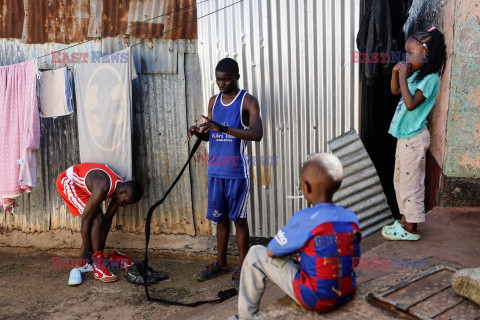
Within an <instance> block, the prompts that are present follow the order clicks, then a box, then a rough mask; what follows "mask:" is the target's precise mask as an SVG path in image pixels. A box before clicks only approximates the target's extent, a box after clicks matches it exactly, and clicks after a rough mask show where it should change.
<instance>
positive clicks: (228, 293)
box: [139, 137, 238, 307]
mask: <svg viewBox="0 0 480 320" xmlns="http://www.w3.org/2000/svg"><path fill="white" fill-rule="evenodd" d="M202 141H203V140H202V138H201V137H199V138H197V141H196V142H195V145H194V146H193V148H192V151H191V152H190V155H189V156H188V160H187V162H186V163H185V165H184V166H183V168H182V170H180V173H179V174H178V176H177V177H176V178H175V180H174V181H173V183H172V185H171V186H170V188H168V190H167V192H165V194H164V195H163V198H162V199H160V200H159V201H157V202H156V203H155V204H154V205H153V206H151V207H150V209H149V210H148V213H147V220H146V223H145V260H144V261H143V263H142V264H140V265H141V266H140V267H139V268H140V270H139V271H140V273H141V275H142V277H143V282H144V286H145V294H146V296H147V300H148V301H152V302H158V303H164V304H170V305H175V306H185V307H196V306H199V305H202V304H205V303H221V302H224V301H225V300H228V299H230V298H231V297H234V296H236V295H237V294H238V293H237V290H236V289H235V288H231V289H228V290H225V291H220V292H218V299H215V300H202V301H196V302H191V303H183V302H178V301H170V300H165V299H161V298H152V297H151V296H150V293H149V292H148V273H147V272H148V244H149V242H150V222H151V220H152V214H153V211H154V210H155V208H157V207H158V206H159V205H161V204H162V203H163V202H164V201H165V199H166V198H167V196H168V194H169V193H170V191H172V189H173V187H175V185H176V184H177V182H178V181H179V180H180V178H181V177H182V175H183V172H184V171H185V169H186V168H187V166H188V164H189V163H190V160H192V158H193V156H194V154H195V152H196V151H197V149H198V147H200V144H201V143H202Z"/></svg>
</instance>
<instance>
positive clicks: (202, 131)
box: [189, 58, 263, 286]
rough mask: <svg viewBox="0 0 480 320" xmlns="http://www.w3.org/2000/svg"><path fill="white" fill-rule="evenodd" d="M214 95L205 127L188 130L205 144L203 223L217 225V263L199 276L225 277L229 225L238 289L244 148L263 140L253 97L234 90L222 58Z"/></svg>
mask: <svg viewBox="0 0 480 320" xmlns="http://www.w3.org/2000/svg"><path fill="white" fill-rule="evenodd" d="M215 77H216V81H217V85H218V88H219V90H220V93H219V94H218V95H215V96H213V97H211V98H210V101H209V103H208V117H205V116H202V117H203V118H205V120H207V122H205V123H203V124H201V125H200V126H199V127H197V126H192V127H191V128H190V130H189V137H190V136H191V135H195V136H197V137H198V138H199V139H203V140H205V141H209V142H210V145H209V159H208V209H207V219H209V220H211V221H214V222H216V223H217V244H218V255H217V261H216V262H214V263H212V264H210V265H208V266H207V267H206V268H205V269H204V270H202V271H201V272H199V274H198V280H199V281H205V280H209V279H212V278H214V277H216V276H218V275H221V274H224V273H226V272H228V271H229V270H230V269H229V267H228V265H227V244H228V238H229V236H230V220H232V221H233V222H234V224H235V230H236V236H237V246H238V252H239V268H237V270H236V271H235V273H234V274H233V278H232V279H233V281H234V283H235V285H237V286H238V284H239V282H240V273H241V266H242V263H243V260H244V259H245V256H246V254H247V251H248V246H249V233H248V223H247V203H248V196H249V187H250V162H249V157H248V155H247V142H248V141H260V140H261V139H262V137H263V126H262V119H261V117H260V106H259V104H258V101H257V99H256V98H255V97H253V96H252V95H250V94H248V93H246V92H245V90H240V89H239V88H238V79H240V74H239V69H238V64H237V62H236V61H235V60H233V59H230V58H225V59H223V60H221V61H220V62H219V63H218V64H217V67H216V68H215Z"/></svg>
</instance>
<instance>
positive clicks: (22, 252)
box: [0, 247, 236, 320]
mask: <svg viewBox="0 0 480 320" xmlns="http://www.w3.org/2000/svg"><path fill="white" fill-rule="evenodd" d="M105 251H106V254H109V253H110V251H111V250H108V249H107V250H105ZM127 253H128V254H130V256H131V258H132V260H134V261H135V260H138V261H140V260H141V259H142V257H143V253H142V252H140V251H138V252H131V251H128V252H127ZM75 255H76V252H75V251H72V250H69V251H57V252H49V253H46V252H41V251H35V250H33V249H19V248H11V247H1V248H0V288H2V290H0V319H72V320H73V319H119V320H120V319H173V320H175V319H179V320H180V319H181V320H184V319H186V318H185V316H186V315H188V314H191V315H198V314H199V312H200V313H202V312H206V313H208V312H207V310H208V308H210V307H211V306H213V304H209V305H206V306H200V307H197V308H193V309H192V308H189V307H179V306H165V305H161V304H157V303H150V302H147V301H146V298H145V291H144V288H143V287H142V286H135V285H133V284H131V283H129V282H128V281H127V280H126V279H125V278H124V275H125V274H126V273H125V271H124V270H115V271H114V273H115V274H116V275H117V276H119V278H120V280H119V281H117V282H114V283H102V282H100V281H99V280H96V279H95V278H94V277H93V273H86V274H83V283H82V284H81V285H79V286H76V287H70V286H68V284H67V281H68V277H69V270H65V269H63V270H58V269H53V268H52V257H62V258H67V259H71V258H75ZM149 261H151V262H150V263H149V265H150V266H151V267H153V268H154V269H155V270H163V271H165V272H167V273H168V275H169V276H170V279H169V280H168V281H167V282H163V283H160V284H157V285H154V286H151V290H150V295H151V296H152V297H161V298H165V299H174V300H178V301H183V302H192V301H196V300H205V299H216V298H217V292H218V291H220V290H226V289H229V288H231V287H232V286H233V282H232V281H231V274H226V275H223V276H222V277H220V278H217V279H215V280H210V281H207V282H203V283H201V282H197V281H196V280H195V278H194V274H195V273H197V272H198V271H199V270H201V269H202V268H203V267H205V265H207V264H208V263H209V262H210V261H213V257H209V256H198V255H196V256H191V255H187V254H171V253H152V254H149ZM229 263H230V265H231V266H235V265H236V261H235V259H234V258H231V259H230V260H229ZM232 273H233V270H232ZM196 310H197V311H196Z"/></svg>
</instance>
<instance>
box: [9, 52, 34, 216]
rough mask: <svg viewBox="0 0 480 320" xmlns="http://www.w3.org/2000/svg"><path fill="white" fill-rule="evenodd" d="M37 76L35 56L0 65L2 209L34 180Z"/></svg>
mask: <svg viewBox="0 0 480 320" xmlns="http://www.w3.org/2000/svg"><path fill="white" fill-rule="evenodd" d="M39 76H40V73H39V72H38V69H37V66H36V63H35V60H30V61H27V62H23V63H19V64H14V65H10V66H3V67H0V149H1V152H0V204H1V205H3V207H4V208H5V210H6V211H8V210H11V209H13V207H14V205H15V198H17V197H19V196H20V195H22V193H24V192H30V191H31V189H32V188H33V187H36V184H37V174H36V173H37V171H36V158H35V150H36V149H38V148H39V147H40V118H39V111H38V100H37V91H36V90H37V85H36V82H37V77H39Z"/></svg>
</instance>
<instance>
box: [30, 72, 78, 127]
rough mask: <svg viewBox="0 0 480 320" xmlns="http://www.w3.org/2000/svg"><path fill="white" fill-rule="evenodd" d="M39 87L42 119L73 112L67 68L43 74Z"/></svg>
mask: <svg viewBox="0 0 480 320" xmlns="http://www.w3.org/2000/svg"><path fill="white" fill-rule="evenodd" d="M38 86H39V89H38V93H39V101H40V116H41V117H42V118H48V117H54V118H55V117H59V116H65V115H68V114H71V113H72V112H73V106H72V88H71V86H70V81H69V77H68V69H67V68H60V69H57V70H53V71H44V72H42V76H41V77H40V81H38Z"/></svg>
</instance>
